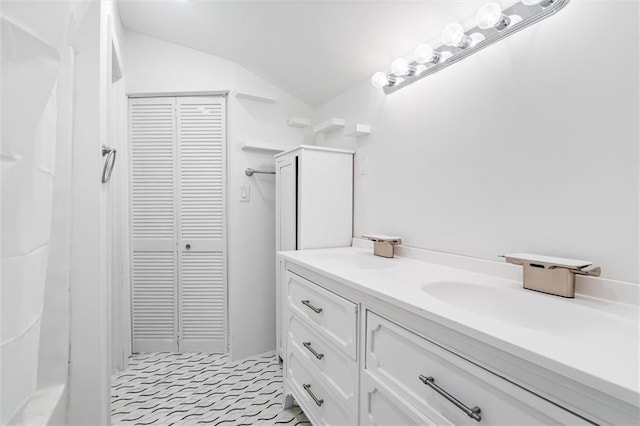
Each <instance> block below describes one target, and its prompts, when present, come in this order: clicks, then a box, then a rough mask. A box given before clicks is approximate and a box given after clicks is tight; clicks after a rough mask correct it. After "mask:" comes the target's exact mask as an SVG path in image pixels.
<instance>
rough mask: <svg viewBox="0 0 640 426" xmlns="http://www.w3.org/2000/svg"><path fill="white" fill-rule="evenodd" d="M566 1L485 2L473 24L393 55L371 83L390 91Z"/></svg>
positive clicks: (450, 28)
mask: <svg viewBox="0 0 640 426" xmlns="http://www.w3.org/2000/svg"><path fill="white" fill-rule="evenodd" d="M569 1H570V0H521V1H520V2H518V3H516V4H514V5H513V6H511V7H508V8H507V9H505V10H500V9H499V7H500V6H499V5H497V4H496V3H488V4H485V5H484V6H483V7H482V8H481V9H480V10H479V11H478V15H477V20H476V21H477V22H476V23H477V25H476V26H474V27H473V28H471V29H469V30H467V31H464V29H462V27H461V25H460V24H457V23H454V24H450V25H448V26H447V27H446V28H445V31H444V33H443V37H442V38H443V40H442V41H441V42H440V44H439V45H437V46H434V47H433V48H431V46H429V45H425V44H423V45H420V46H418V48H417V49H416V53H415V54H414V58H411V60H406V59H404V58H397V59H396V60H394V63H393V64H392V66H391V68H392V69H391V72H390V73H383V72H377V73H375V74H374V75H373V77H372V78H371V83H372V84H373V85H374V87H376V88H382V89H383V90H384V93H386V94H390V93H393V92H395V91H396V90H399V89H401V88H403V87H405V86H408V85H409V84H411V83H413V82H415V81H417V80H420V79H421V78H424V77H426V76H428V75H431V74H433V73H436V72H438V71H440V70H442V69H444V68H446V67H448V66H450V65H453V64H455V63H456V62H458V61H460V60H462V59H464V58H466V57H467V56H470V55H472V54H474V53H475V52H478V51H479V50H481V49H484V48H485V47H487V46H489V45H491V44H493V43H495V42H497V41H499V40H502V39H503V38H505V37H508V36H509V35H511V34H514V33H516V32H518V31H520V30H522V29H524V28H527V27H528V26H530V25H533V24H535V23H536V22H539V21H541V20H543V19H545V18H548V17H549V16H551V15H553V14H555V13H556V12H557V11H559V10H560V9H562V8H563V7H564V6H566V5H567V3H569ZM445 43H446V44H445ZM420 48H422V49H421V50H420V51H421V52H425V51H426V52H428V54H429V57H424V53H418V49H420ZM416 55H417V56H418V58H416Z"/></svg>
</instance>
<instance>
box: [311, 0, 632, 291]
mask: <svg viewBox="0 0 640 426" xmlns="http://www.w3.org/2000/svg"><path fill="white" fill-rule="evenodd" d="M638 15H639V14H638V3H637V2H623V1H615V2H613V1H612V2H609V1H607V2H589V1H580V0H574V1H572V2H571V3H570V4H569V5H568V6H567V7H566V8H565V9H563V10H561V11H560V12H559V13H558V14H557V15H555V16H552V17H550V18H549V19H547V20H545V21H543V22H541V23H538V24H536V25H535V26H533V27H530V28H528V29H526V30H524V31H522V32H520V33H517V34H515V35H513V36H511V37H509V38H508V39H506V40H503V41H501V42H499V43H497V44H495V45H493V46H490V47H489V48H487V49H485V50H483V51H481V52H479V53H477V54H475V55H473V56H471V57H469V58H467V59H465V60H464V61H462V62H460V63H458V64H455V65H453V66H451V67H450V68H447V69H445V70H443V71H441V72H439V73H437V74H435V75H432V76H429V77H426V78H424V79H423V80H421V81H419V82H417V83H414V84H413V85H411V86H408V87H406V88H403V89H402V90H400V91H398V92H396V93H394V94H392V95H389V96H386V95H384V94H383V93H382V90H376V89H374V88H373V87H372V86H371V85H370V83H369V82H368V81H364V82H362V83H361V84H360V85H357V86H355V87H353V88H351V89H350V90H348V91H347V92H346V93H344V94H342V95H340V96H338V97H336V98H335V99H333V100H331V101H330V102H328V103H326V104H325V105H323V106H321V107H320V108H318V110H317V111H316V114H315V118H316V121H321V120H323V119H325V118H327V117H332V116H335V117H344V118H346V119H347V121H348V122H359V123H366V124H371V127H372V134H371V135H369V136H367V137H364V138H360V139H358V140H357V142H356V140H355V139H353V138H344V137H341V136H340V134H339V133H334V134H331V135H328V136H327V137H325V140H324V141H319V144H323V145H327V146H334V147H350V148H356V149H357V155H356V162H357V163H358V164H359V161H361V159H362V158H364V157H366V161H367V165H368V170H367V174H366V175H360V174H359V172H358V166H356V177H355V213H354V214H355V229H354V232H355V235H362V234H365V233H371V232H376V233H385V234H394V235H400V236H402V238H403V243H404V244H406V245H409V246H415V247H423V248H429V249H434V250H441V251H445V252H452V253H459V254H464V255H470V256H475V257H481V258H487V259H497V258H496V256H497V255H498V254H504V253H509V252H516V251H527V252H539V253H544V254H549V255H558V256H565V257H575V258H583V259H589V260H592V261H593V262H594V263H596V264H598V265H600V266H602V269H603V276H606V277H608V278H612V279H620V280H628V281H634V282H638V281H639V277H638V273H639V271H638V268H639V265H638V259H639V257H640V253H639V247H638V205H639V184H638V172H639V167H638V164H639V162H638V154H639V152H638V141H639V134H638V117H639V113H640V111H639V101H638V89H639V87H638V75H639V69H638V60H639V57H638ZM434 30H436V31H437V29H434ZM389 59H390V60H391V59H392V58H389ZM373 71H375V70H372V73H373Z"/></svg>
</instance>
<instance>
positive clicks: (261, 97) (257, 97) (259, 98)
mask: <svg viewBox="0 0 640 426" xmlns="http://www.w3.org/2000/svg"><path fill="white" fill-rule="evenodd" d="M236 98H238V99H248V100H250V101H256V102H264V103H266V104H275V103H276V102H278V96H277V95H267V94H264V93H249V92H236Z"/></svg>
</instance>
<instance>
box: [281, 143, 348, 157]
mask: <svg viewBox="0 0 640 426" xmlns="http://www.w3.org/2000/svg"><path fill="white" fill-rule="evenodd" d="M303 149H306V150H310V151H324V152H341V153H343V154H355V151H352V150H349V149H338V148H327V147H324V146H316V145H298V146H296V147H295V148H292V149H290V150H288V151H284V152H281V153H280V154H276V155H274V157H275V158H278V157H281V156H283V155H287V154H289V153H291V152H294V151H298V150H303Z"/></svg>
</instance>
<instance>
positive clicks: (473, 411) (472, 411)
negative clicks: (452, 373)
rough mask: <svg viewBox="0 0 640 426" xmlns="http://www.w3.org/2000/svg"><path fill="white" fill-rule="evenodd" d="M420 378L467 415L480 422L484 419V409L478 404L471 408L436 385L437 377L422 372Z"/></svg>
mask: <svg viewBox="0 0 640 426" xmlns="http://www.w3.org/2000/svg"><path fill="white" fill-rule="evenodd" d="M418 379H420V381H421V382H422V383H424V384H425V385H427V386H429V387H430V388H431V389H433V390H434V391H436V392H437V393H439V394H440V395H442V396H443V397H445V399H446V400H447V401H449V402H450V403H452V404H453V405H455V406H456V407H458V408H459V409H461V410H462V411H464V412H465V413H466V414H467V416H469V417H471V418H472V419H473V420H475V421H476V422H479V421H480V420H482V416H480V413H481V412H482V410H480V407H477V406H476V407H471V408H469V407H467V406H466V405H464V403H462V402H461V401H460V400H458V399H457V398H456V397H454V396H453V395H451V394H450V393H449V392H447V391H446V390H444V389H442V388H441V387H440V386H438V385H436V379H434V378H433V377H431V376H429V377H425V376H423V375H422V374H421V375H419V376H418Z"/></svg>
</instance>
